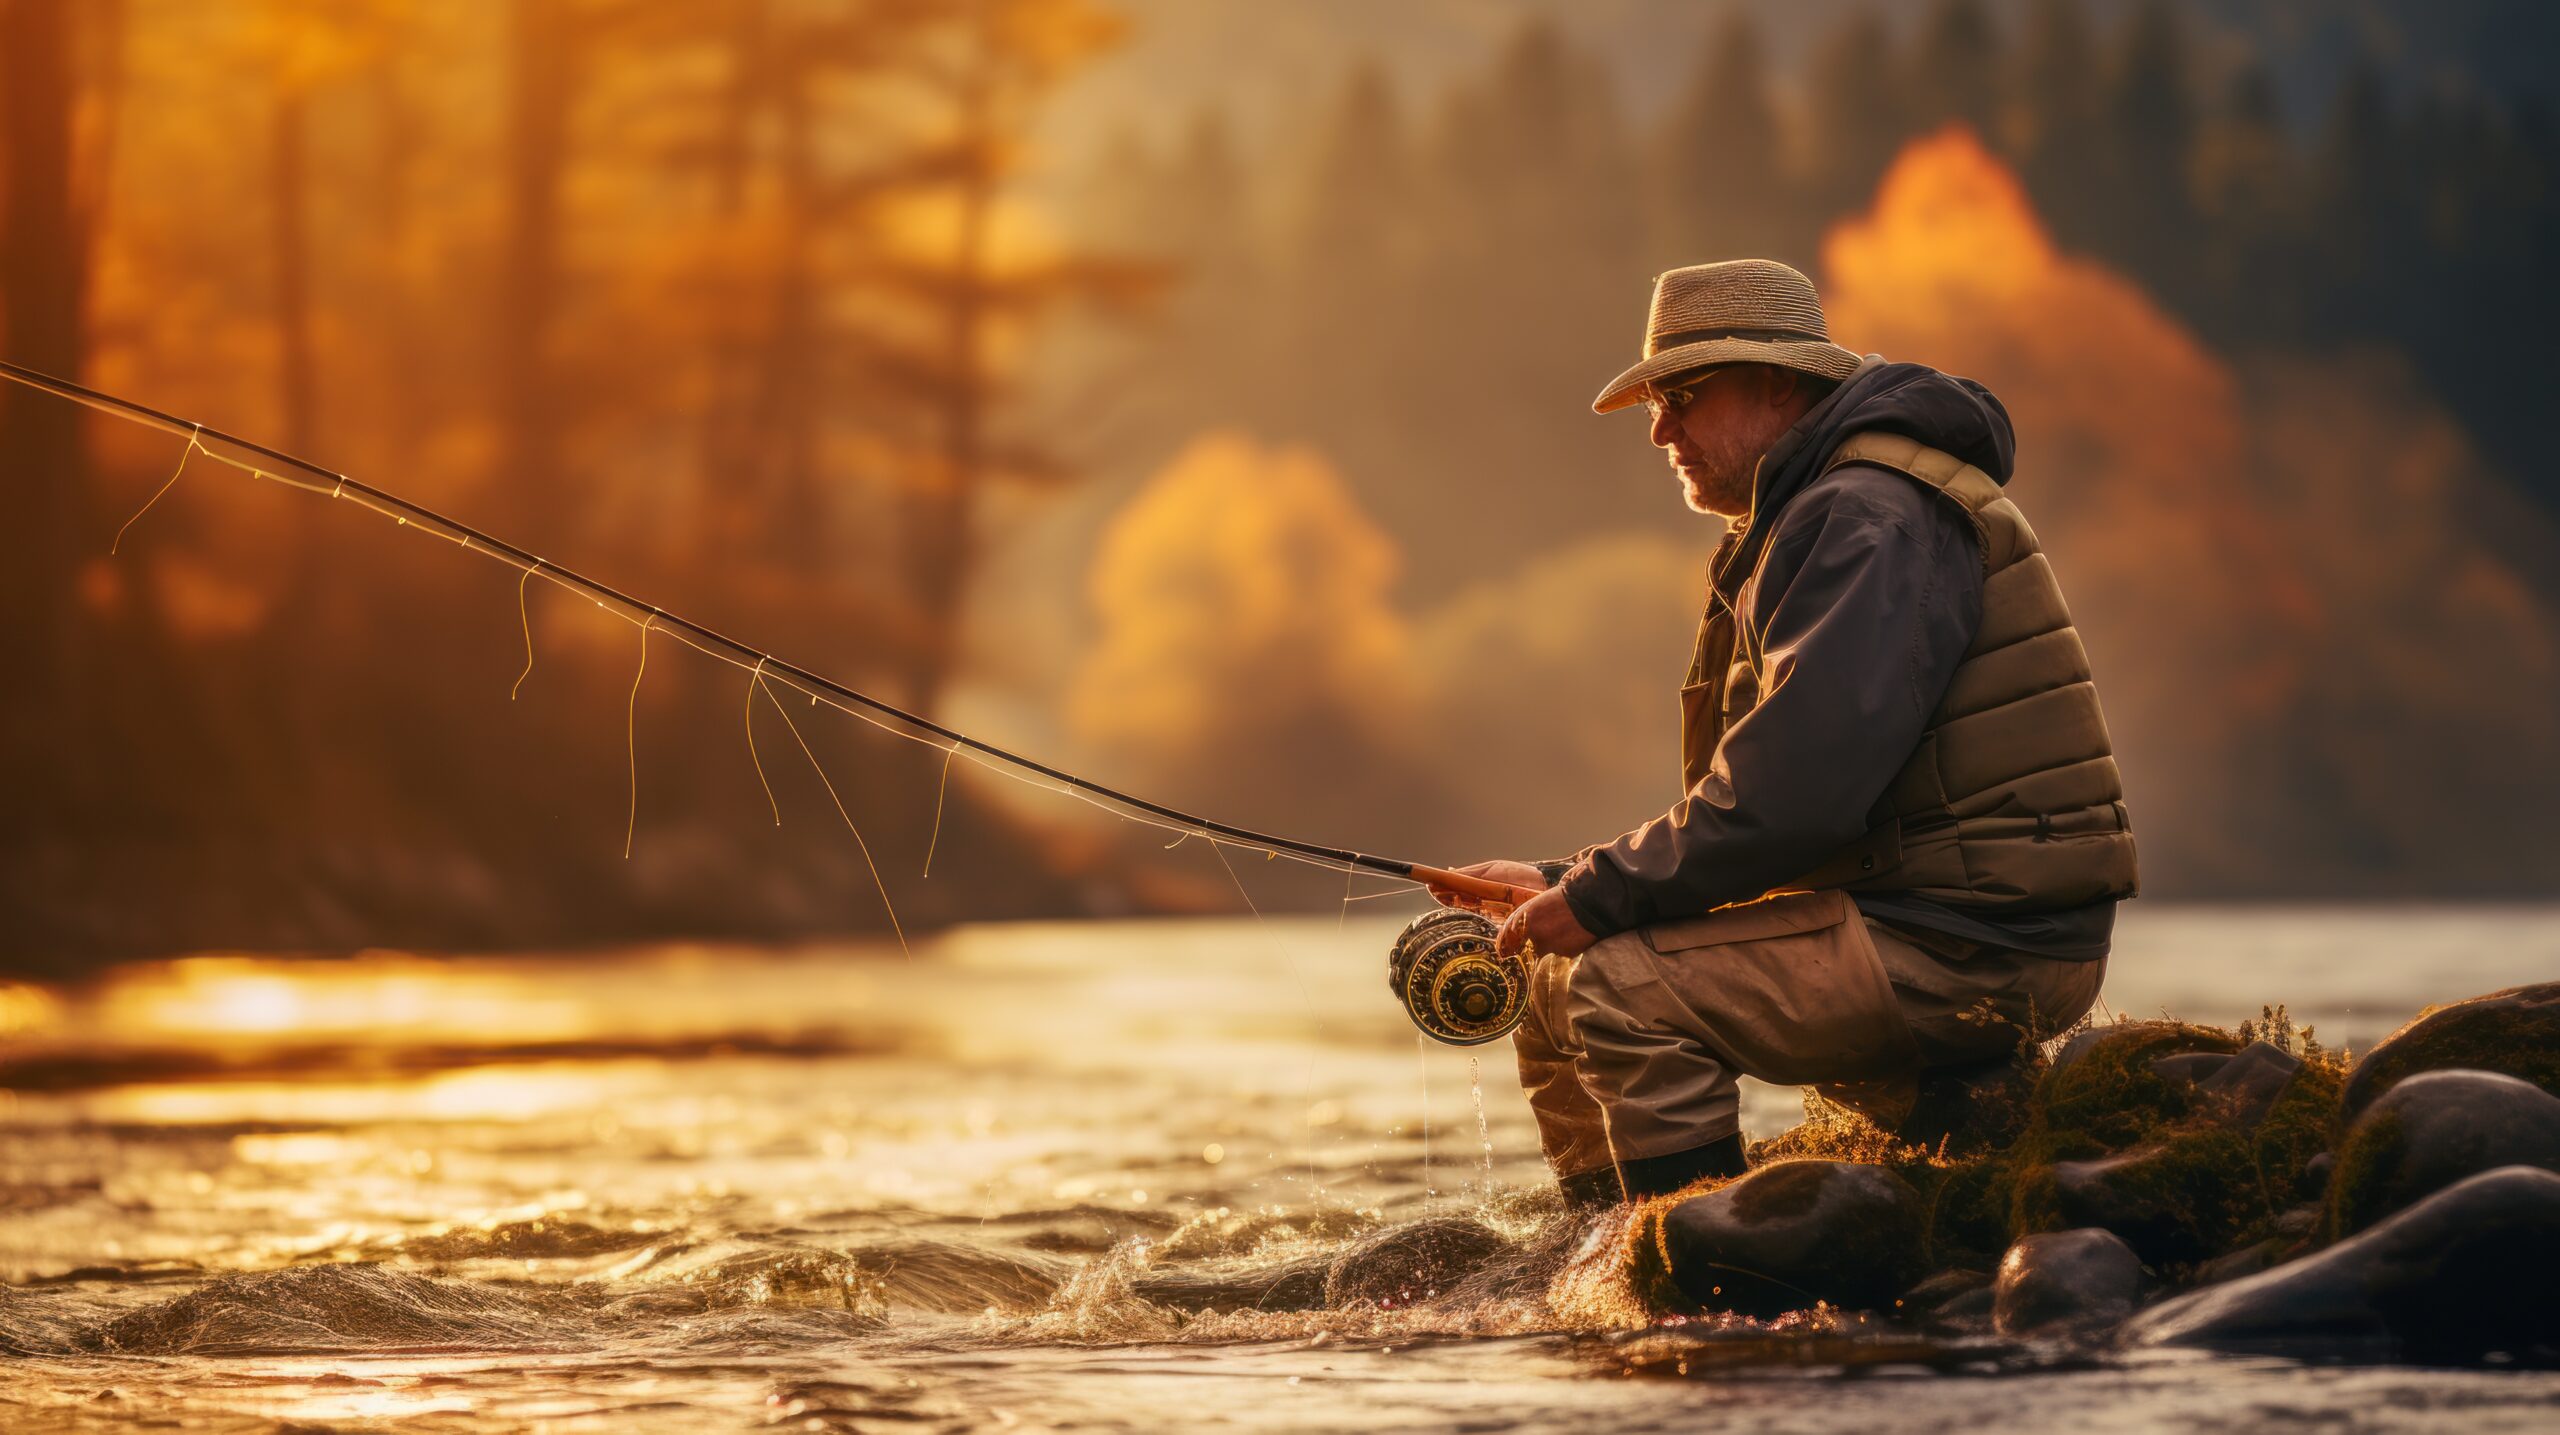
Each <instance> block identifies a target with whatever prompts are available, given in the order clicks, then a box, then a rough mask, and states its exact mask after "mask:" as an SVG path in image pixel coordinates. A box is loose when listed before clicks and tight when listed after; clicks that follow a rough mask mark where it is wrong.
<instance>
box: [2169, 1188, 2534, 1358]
mask: <svg viewBox="0 0 2560 1435" xmlns="http://www.w3.org/2000/svg"><path fill="white" fill-rule="evenodd" d="M2555 1284H2560V1175H2554V1174H2553V1173H2551V1172H2549V1171H2541V1170H2535V1169H2533V1168H2530V1167H2519V1166H2508V1167H2502V1168H2500V1169H2498V1170H2495V1171H2485V1172H2482V1173H2481V1174H2479V1175H2477V1176H2472V1177H2469V1178H2467V1179H2465V1180H2462V1181H2459V1182H2456V1183H2455V1184H2453V1185H2451V1186H2448V1187H2446V1188H2445V1189H2444V1190H2442V1191H2438V1192H2437V1193H2435V1194H2434V1195H2432V1196H2429V1197H2427V1198H2426V1199H2425V1200H2423V1201H2420V1202H2418V1203H2417V1204H2416V1205H2414V1206H2411V1207H2410V1208H2408V1209H2407V1210H2405V1211H2402V1212H2400V1213H2399V1214H2398V1215H2395V1216H2392V1217H2390V1218H2389V1219H2387V1220H2385V1221H2383V1222H2382V1223H2381V1224H2380V1225H2377V1226H2375V1227H2373V1228H2372V1229H2370V1230H2367V1231H2365V1232H2364V1233H2362V1234H2360V1235H2357V1236H2354V1237H2352V1238H2350V1239H2348V1240H2345V1241H2341V1242H2340V1243H2338V1244H2337V1245H2334V1246H2331V1247H2329V1248H2328V1249H2327V1250H2325V1251H2321V1252H2320V1253H2318V1254H2316V1255H2312V1256H2306V1257H2304V1258H2303V1259H2301V1260H2298V1261H2294V1262H2291V1263H2289V1264H2286V1265H2281V1266H2277V1267H2276V1268H2275V1269H2273V1270H2270V1271H2265V1272H2262V1273H2260V1274H2258V1275H2254V1276H2249V1277H2246V1278H2244V1279H2241V1280H2236V1281H2233V1282H2231V1283H2230V1284H2228V1285H2219V1286H2211V1287H2208V1288H2206V1289H2204V1290H2200V1291H2196V1292H2194V1293H2192V1294H2190V1295H2185V1296H2181V1297H2179V1298H2177V1299H2175V1300H2171V1301H2167V1302H2164V1303H2163V1304H2161V1305H2158V1306H2155V1307H2153V1308H2152V1309H2150V1310H2148V1311H2145V1312H2144V1313H2143V1314H2141V1315H2140V1316H2137V1317H2135V1318H2134V1320H2133V1322H2132V1324H2131V1325H2130V1326H2128V1327H2127V1328H2126V1331H2125V1339H2126V1341H2127V1342H2128V1343H2130V1344H2133V1345H2139V1346H2160V1345H2192V1346H2205V1347H2210V1348H2213V1349H2222V1350H2269V1351H2284V1352H2288V1353H2291V1352H2304V1353H2344V1354H2359V1355H2368V1354H2369V1355H2376V1356H2382V1357H2386V1358H2405V1359H2416V1360H2472V1359H2478V1358H2480V1357H2482V1356H2484V1355H2488V1354H2491V1353H2493V1352H2504V1353H2506V1354H2509V1355H2512V1356H2515V1357H2518V1358H2537V1359H2538V1358H2548V1357H2550V1356H2552V1355H2560V1301H2555V1300H2553V1299H2552V1297H2551V1291H2552V1289H2553V1287H2554V1285H2555Z"/></svg>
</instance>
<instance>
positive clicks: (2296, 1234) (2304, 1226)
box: [2276, 1203, 2320, 1241]
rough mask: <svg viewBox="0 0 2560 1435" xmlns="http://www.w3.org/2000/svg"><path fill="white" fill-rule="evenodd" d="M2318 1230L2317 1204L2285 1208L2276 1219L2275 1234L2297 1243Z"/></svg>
mask: <svg viewBox="0 0 2560 1435" xmlns="http://www.w3.org/2000/svg"><path fill="white" fill-rule="evenodd" d="M2318 1229H2320V1207H2319V1205H2318V1204H2317V1203H2313V1204H2310V1205H2304V1206H2291V1207H2287V1208H2286V1209H2285V1211H2284V1213H2283V1214H2281V1215H2279V1216H2277V1217H2276V1234H2277V1235H2279V1236H2282V1237H2284V1238H2285V1239H2286V1240H2289V1241H2298V1240H2301V1239H2302V1238H2303V1237H2305V1236H2308V1235H2310V1234H2311V1233H2312V1232H2313V1231H2316V1230H2318Z"/></svg>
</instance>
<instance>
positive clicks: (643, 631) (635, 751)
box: [622, 613, 657, 862]
mask: <svg viewBox="0 0 2560 1435" xmlns="http://www.w3.org/2000/svg"><path fill="white" fill-rule="evenodd" d="M656 616H657V615H656V614H655V613H652V614H650V615H649V617H648V618H643V619H641V620H640V671H638V672H636V673H633V674H632V675H631V704H630V706H629V707H628V708H627V709H625V711H624V713H623V717H622V739H623V742H624V743H625V744H627V746H628V750H629V754H630V759H631V815H630V816H629V817H628V818H626V819H624V821H623V824H622V860H623V861H625V862H628V861H630V860H631V836H632V834H633V833H635V832H638V831H639V830H640V680H641V679H642V678H645V677H647V676H649V622H650V619H651V618H655V617H656Z"/></svg>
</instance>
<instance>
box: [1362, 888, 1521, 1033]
mask: <svg viewBox="0 0 2560 1435" xmlns="http://www.w3.org/2000/svg"><path fill="white" fill-rule="evenodd" d="M1495 930H1496V929H1495V927H1494V924H1493V922H1492V920H1491V919H1490V918H1488V917H1486V916H1484V915H1483V914H1482V913H1478V912H1470V911H1466V910H1463V909H1461V908H1457V907H1442V908H1440V909H1439V910H1437V911H1432V912H1425V913H1423V914H1422V915H1421V916H1419V917H1416V918H1414V919H1413V920H1412V921H1410V922H1408V923H1406V924H1405V929H1404V930H1403V931H1402V932H1399V933H1397V934H1396V943H1395V946H1394V947H1393V948H1392V949H1390V950H1389V952H1388V955H1387V976H1388V981H1389V984H1390V985H1391V986H1393V987H1394V989H1395V994H1396V998H1397V1000H1399V1001H1402V1002H1403V1003H1404V1011H1405V1015H1407V1016H1409V1017H1411V1018H1413V1024H1414V1025H1415V1026H1418V1027H1420V1028H1422V1030H1423V1034H1424V1035H1426V1036H1429V1037H1430V1038H1431V1039H1432V1040H1434V1041H1438V1042H1445V1043H1447V1044H1448V1045H1450V1046H1481V1045H1483V1044H1484V1043H1486V1042H1488V1041H1492V1040H1493V1039H1495V1038H1496V1037H1500V1036H1504V1035H1507V1034H1508V1033H1509V1032H1510V1030H1511V1029H1512V1028H1513V1027H1515V1026H1518V1025H1519V1024H1520V1018H1521V1017H1523V1016H1525V1015H1527V1013H1528V1010H1529V967H1528V964H1527V963H1525V962H1523V961H1521V960H1520V959H1519V958H1518V957H1505V956H1500V955H1497V954H1496V953H1495V952H1494V949H1493V938H1494V932H1495Z"/></svg>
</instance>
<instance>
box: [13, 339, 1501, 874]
mask: <svg viewBox="0 0 2560 1435" xmlns="http://www.w3.org/2000/svg"><path fill="white" fill-rule="evenodd" d="M0 377H6V378H9V379H14V380H16V381H17V382H18V383H21V384H24V385H26V386H27V387H29V388H31V389H35V390H38V391H39V392H42V393H46V394H51V395H53V396H54V397H56V398H60V399H68V400H70V401H71V402H73V403H77V404H81V405H84V406H86V407H88V408H92V409H95V410H97V411H98V412H100V413H104V414H110V415H113V416H114V417H116V418H120V419H123V420H125V421H127V422H129V423H135V424H139V425H141V426H143V427H144V428H149V429H155V430H157V431H159V432H161V433H165V434H169V435H171V436H173V437H177V438H184V439H186V440H187V443H188V446H189V451H190V452H201V453H203V454H205V455H206V456H207V457H210V458H213V459H215V460H217V461H219V462H223V463H227V464H230V465H231V466H232V467H234V468H240V469H246V470H247V471H249V472H250V473H251V474H253V475H255V476H257V477H260V478H267V479H273V480H274V481H276V482H278V483H282V484H287V485H290V486H291V487H294V488H298V489H301V490H303V491H304V492H306V493H317V494H324V495H326V496H328V497H330V498H342V499H347V500H350V501H352V502H354V503H357V504H360V505H362V506H363V507H365V508H369V509H371V510H373V511H374V512H376V513H379V514H381V515H383V516H384V517H386V518H390V519H393V520H394V521H396V522H398V523H399V524H401V525H402V526H404V527H410V528H417V529H421V530H423V531H425V532H428V533H432V534H435V535H436V536H438V537H440V538H445V539H449V540H451V541H452V542H454V543H456V544H458V545H460V546H461V547H463V548H464V549H466V550H468V551H471V552H475V553H479V554H482V555H484V556H486V557H489V558H494V559H496V560H497V561H499V562H501V563H504V564H506V565H507V566H508V567H510V568H513V569H514V570H516V571H517V572H518V573H519V574H522V575H524V577H525V578H526V579H530V578H533V577H536V576H539V577H541V578H544V579H546V580H548V581H550V582H552V583H555V584H558V585H559V586H560V587H563V588H566V589H568V590H569V591H570V592H573V593H576V594H578V595H580V596H581V597H584V598H586V599H588V600H590V601H592V602H593V603H595V605H596V606H597V607H600V608H603V609H605V610H606V611H608V612H611V613H613V614H615V615H617V616H619V617H621V618H623V619H625V620H626V621H628V622H632V623H636V624H638V625H640V627H641V629H642V630H643V632H644V633H647V632H662V633H670V634H673V635H674V636H675V637H676V638H677V639H678V640H679V641H681V642H683V643H685V644H686V645H688V646H690V647H693V648H695V649H698V650H699V651H702V652H705V653H708V654H710V655H711V656H713V657H715V658H719V659H720V660H722V661H723V662H726V663H729V664H730V665H732V666H734V667H738V668H742V669H745V670H747V671H748V672H749V673H750V674H752V675H753V676H754V677H755V678H756V679H757V680H760V681H761V680H766V679H771V680H775V681H779V682H782V683H784V684H785V685H787V686H790V687H792V688H796V689H798V690H799V691H800V692H801V693H802V694H804V695H806V696H807V697H809V698H810V699H812V700H813V701H815V700H820V699H824V700H827V701H829V702H830V703H831V704H832V705H834V706H837V707H844V705H845V704H848V703H850V704H852V705H853V707H851V708H845V710H846V711H848V712H853V713H854V715H855V716H857V717H858V716H861V711H857V709H859V710H864V711H868V712H871V713H876V714H878V715H879V716H881V717H884V718H887V719H889V720H891V721H892V722H896V723H899V724H902V725H903V726H905V727H907V728H909V729H912V730H913V731H915V732H922V733H930V734H932V735H933V736H935V737H938V738H941V739H943V740H944V741H946V742H949V743H951V744H952V745H953V746H954V747H955V748H965V749H967V750H968V751H970V752H974V753H978V754H981V755H983V756H984V757H988V758H993V759H995V760H996V761H998V762H1002V763H1005V764H1008V765H1010V766H1013V767H1016V768H1020V769H1022V770H1023V771H1026V772H1033V773H1038V774H1039V775H1040V776H1042V777H1046V778H1049V779H1052V780H1053V781H1057V782H1062V783H1065V784H1067V786H1068V787H1070V788H1073V789H1075V790H1076V791H1079V792H1084V793H1088V794H1091V796H1092V797H1095V798H1100V799H1103V800H1104V801H1106V802H1110V803H1114V804H1117V805H1119V806H1121V807H1123V808H1127V809H1131V810H1134V811H1137V812H1144V813H1148V814H1150V815H1152V816H1154V817H1156V818H1160V819H1162V820H1164V821H1165V822H1168V823H1171V824H1173V825H1174V826H1176V827H1179V828H1182V829H1187V830H1190V831H1195V832H1198V833H1200V834H1202V835H1204V836H1208V837H1212V838H1224V839H1226V840H1228V841H1230V842H1233V843H1235V844H1237V845H1238V846H1242V847H1251V848H1254V849H1257V850H1259V851H1263V852H1269V853H1274V854H1278V855H1287V856H1294V857H1299V858H1304V859H1307V860H1310V861H1314V862H1317V863H1319V864H1321V865H1325V866H1330V867H1333V868H1335V869H1337V870H1341V871H1349V870H1352V869H1355V868H1356V869H1361V870H1366V871H1370V872H1377V873H1381V874H1383V875H1385V876H1389V877H1396V878H1401V879H1403V880H1405V881H1409V882H1422V883H1428V884H1431V885H1433V886H1438V887H1443V888H1446V889H1448V890H1451V891H1455V892H1459V893H1462V894H1464V895H1466V896H1468V897H1471V898H1473V899H1475V900H1477V901H1479V902H1486V903H1492V904H1497V905H1506V906H1518V905H1519V904H1521V903H1523V902H1526V901H1528V900H1529V899H1530V898H1531V897H1534V896H1536V895H1537V893H1536V892H1535V891H1534V890H1533V889H1530V888H1526V887H1518V886H1514V885H1512V884H1510V883H1507V882H1495V881H1491V880H1489V879H1486V878H1482V877H1475V876H1470V875H1468V874H1467V873H1464V872H1452V871H1450V870H1449V869H1447V868H1445V867H1433V866H1429V865H1427V864H1424V863H1420V862H1405V861H1399V860H1398V859H1396V858H1393V857H1380V856H1377V855H1375V854H1372V853H1366V852H1354V851H1351V850H1350V849H1348V848H1342V847H1327V846H1324V845H1322V844H1320V843H1314V842H1302V841H1299V840H1297V839H1295V838H1289V837H1280V836H1275V835H1273V834H1271V833H1268V832H1256V831H1254V830H1253V829H1251V828H1248V827H1238V826H1235V825H1233V824H1231V823H1225V822H1214V821H1211V820H1210V819H1208V818H1206V817H1201V816H1198V815H1195V814H1193V813H1189V812H1184V811H1182V810H1181V809H1179V808H1174V807H1168V806H1166V805H1164V804H1163V803H1160V802H1151V801H1149V800H1148V799H1146V798H1143V797H1138V796H1135V795H1133V794H1130V793H1126V792H1122V791H1120V790H1118V789H1117V788H1112V787H1106V786H1104V785H1103V784H1101V783H1099V782H1095V781H1093V780H1092V779H1090V778H1085V777H1078V776H1077V775H1075V774H1074V773H1072V772H1067V771H1064V770H1062V769H1060V768H1056V767H1052V766H1050V765H1049V764H1047V763H1045V762H1040V761H1037V760H1036V759H1033V758H1029V757H1025V756H1023V755H1022V754H1020V753H1017V752H1012V751H1009V750H1007V749H1005V748H1001V747H998V746H996V745H995V744H993V743H990V742H985V741H982V740H981V739H978V738H974V737H971V736H969V735H968V734H967V733H964V732H961V731H959V730H957V729H955V728H950V727H946V726H944V725H943V724H941V723H938V722H935V721H934V720H933V719H931V718H928V717H924V716H922V715H921V714H917V713H912V712H908V711H907V710H906V709H904V708H901V707H898V706H896V705H895V704H892V703H888V702H884V701H882V700H881V699H879V698H875V697H873V696H871V695H870V694H868V693H863V692H857V691H855V690H854V689H852V688H849V687H847V686H845V685H844V684H842V683H839V682H836V681H834V680H833V679H831V678H827V677H825V676H823V675H821V674H818V673H813V672H811V671H809V670H808V669H806V668H803V667H800V666H798V665H797V664H793V663H788V662H785V661H783V660H782V659H780V658H777V657H775V656H773V655H772V654H771V653H768V652H765V651H763V650H762V649H760V648H754V647H750V646H748V645H747V644H745V643H741V642H739V641H737V640H736V639H734V638H731V637H728V636H726V635H725V634H721V633H718V632H715V631H713V630H712V629H710V628H706V627H704V626H703V625H702V624H700V623H696V622H694V621H693V620H691V619H689V618H686V617H683V616H682V615H680V614H676V613H670V612H668V611H667V610H665V609H663V608H660V607H657V606H655V605H653V604H649V603H644V602H642V601H640V600H639V599H637V598H634V597H632V596H631V595H629V594H627V593H624V592H623V591H621V590H620V589H618V588H614V587H611V586H609V585H607V584H604V583H600V582H598V581H596V580H595V579H593V578H589V577H587V576H586V575H584V574H582V573H579V572H577V571H576V570H574V569H569V568H563V567H561V566H560V565H558V564H556V563H553V562H551V561H550V560H548V559H545V558H540V557H536V556H535V555H534V554H532V553H529V552H527V551H525V550H524V549H522V548H518V547H517V546H515V545H514V544H512V543H508V542H506V541H504V540H502V539H498V538H494V537H491V536H490V535H489V534H487V533H484V532H482V531H481V530H479V529H477V528H474V527H472V526H471V525H469V524H467V523H463V522H461V521H460V520H458V519H454V518H449V517H447V516H445V515H444V514H441V513H438V512H436V511H435V510H434V509H431V508H428V507H426V506H425V505H423V504H418V503H412V502H410V501H409V500H408V499H405V498H402V497H400V496H399V495H397V494H394V493H389V492H386V491H384V490H382V489H379V488H376V487H374V486H373V485H371V484H369V483H364V482H361V481H359V480H356V479H352V478H349V477H347V476H346V475H345V474H343V473H338V472H335V471H333V470H330V469H326V468H322V467H321V466H320V465H318V464H316V463H312V462H310V461H308V460H306V459H301V458H296V457H295V456H293V455H292V454H289V453H285V452H283V451H281V450H278V449H273V448H269V447H267V446H266V445H265V444H262V443H256V442H253V441H251V440H249V439H244V438H241V437H239V436H238V435H236V434H229V433H225V432H223V431H222V430H220V429H217V428H209V427H207V426H206V425H204V424H201V423H197V422H195V421H193V420H190V419H182V418H178V417H175V416H174V415H170V414H165V413H162V412H161V411H160V410H158V409H155V408H151V407H148V406H146V405H143V404H139V403H135V402H134V401H133V400H131V399H125V398H118V397H117V396H115V395H113V394H107V393H101V392H99V391H98V390H96V389H92V388H88V387H86V386H84V385H81V384H76V383H73V382H72V381H70V380H68V379H61V378H56V377H54V376H53V375H51V374H47V373H43V372H41V371H38V370H35V369H30V368H25V367H23V366H21V365H18V364H13V363H10V362H8V361H7V360H5V359H0ZM176 481H177V480H176V477H175V475H172V476H171V479H170V482H171V483H175V482H176ZM163 491H165V486H164V490H163ZM155 497H156V495H155ZM866 720H868V719H866Z"/></svg>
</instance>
